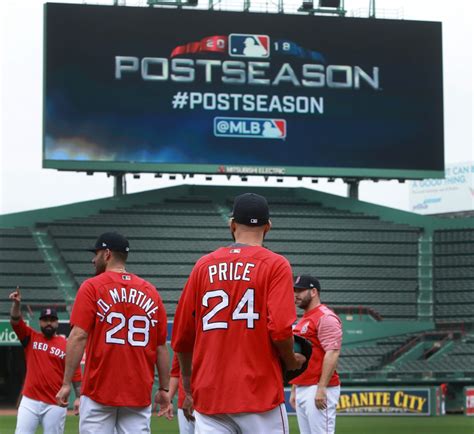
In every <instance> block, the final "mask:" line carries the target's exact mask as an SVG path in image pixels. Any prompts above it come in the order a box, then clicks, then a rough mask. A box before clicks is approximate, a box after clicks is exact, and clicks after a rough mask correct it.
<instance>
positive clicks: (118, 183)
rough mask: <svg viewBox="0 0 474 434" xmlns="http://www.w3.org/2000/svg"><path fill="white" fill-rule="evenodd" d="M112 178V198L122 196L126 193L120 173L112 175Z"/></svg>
mask: <svg viewBox="0 0 474 434" xmlns="http://www.w3.org/2000/svg"><path fill="white" fill-rule="evenodd" d="M112 175H113V177H114V197H119V196H123V195H124V194H126V193H127V181H126V179H125V174H124V173H122V172H118V173H113V174H112Z"/></svg>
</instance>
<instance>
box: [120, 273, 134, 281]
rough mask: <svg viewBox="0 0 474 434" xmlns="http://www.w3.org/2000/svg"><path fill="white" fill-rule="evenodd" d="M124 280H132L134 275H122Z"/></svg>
mask: <svg viewBox="0 0 474 434" xmlns="http://www.w3.org/2000/svg"><path fill="white" fill-rule="evenodd" d="M122 280H132V276H127V275H126V274H124V275H122Z"/></svg>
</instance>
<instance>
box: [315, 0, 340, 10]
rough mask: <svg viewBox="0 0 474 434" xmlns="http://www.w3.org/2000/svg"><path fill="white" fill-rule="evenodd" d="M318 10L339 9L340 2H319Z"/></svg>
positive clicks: (336, 0) (331, 0) (328, 0)
mask: <svg viewBox="0 0 474 434" xmlns="http://www.w3.org/2000/svg"><path fill="white" fill-rule="evenodd" d="M319 7H320V8H336V9H339V8H340V7H341V0H319Z"/></svg>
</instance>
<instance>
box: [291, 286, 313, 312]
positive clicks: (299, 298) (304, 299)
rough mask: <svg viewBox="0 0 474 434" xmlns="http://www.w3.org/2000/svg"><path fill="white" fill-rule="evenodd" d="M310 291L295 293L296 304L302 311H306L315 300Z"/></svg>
mask: <svg viewBox="0 0 474 434" xmlns="http://www.w3.org/2000/svg"><path fill="white" fill-rule="evenodd" d="M311 292H312V291H311V290H310V289H305V290H304V291H295V304H296V306H298V307H299V308H301V309H306V308H307V307H308V306H309V304H310V303H311V300H312V299H313V297H312V294H311Z"/></svg>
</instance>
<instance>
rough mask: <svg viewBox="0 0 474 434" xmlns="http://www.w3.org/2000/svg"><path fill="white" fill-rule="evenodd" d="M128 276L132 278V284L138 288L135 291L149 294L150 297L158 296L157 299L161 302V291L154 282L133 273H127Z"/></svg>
mask: <svg viewBox="0 0 474 434" xmlns="http://www.w3.org/2000/svg"><path fill="white" fill-rule="evenodd" d="M127 275H128V276H130V277H131V279H130V284H131V285H133V286H136V288H135V289H137V290H141V291H143V292H145V293H147V294H148V295H151V296H156V298H159V299H160V300H161V296H160V294H159V290H158V288H157V287H156V286H155V285H154V284H153V283H152V282H150V281H149V280H146V279H144V278H143V277H140V276H138V275H136V274H133V273H127Z"/></svg>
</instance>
